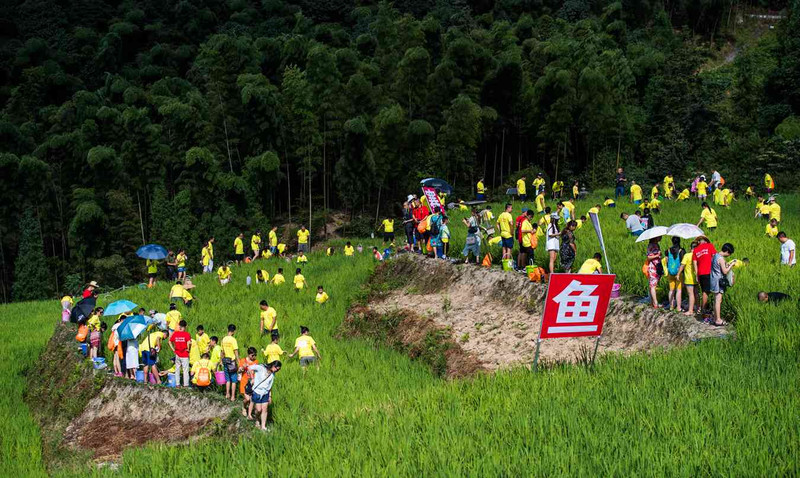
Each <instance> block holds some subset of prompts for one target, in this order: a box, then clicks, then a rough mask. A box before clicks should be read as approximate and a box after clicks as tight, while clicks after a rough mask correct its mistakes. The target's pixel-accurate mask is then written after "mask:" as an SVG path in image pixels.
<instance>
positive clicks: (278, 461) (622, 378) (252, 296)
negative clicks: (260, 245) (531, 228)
mask: <svg viewBox="0 0 800 478" xmlns="http://www.w3.org/2000/svg"><path fill="white" fill-rule="evenodd" d="M593 199H594V200H592V201H583V202H579V203H578V207H577V211H578V212H579V213H584V212H585V211H586V210H587V209H588V207H589V206H590V205H591V204H593V203H594V202H596V199H597V198H593ZM781 204H782V206H783V211H784V222H785V223H786V225H785V226H784V227H786V230H787V232H788V233H789V234H790V236H792V235H794V233H795V232H797V231H796V224H797V219H798V218H797V215H796V211H797V210H798V206H800V204H798V198H797V197H796V196H791V195H787V196H782V197H781ZM494 206H495V207H494V208H493V209H494V210H495V211H496V212H499V207H500V205H498V204H495V205H494ZM630 209H631V208H630V207H627V204H623V203H620V204H619V207H618V208H616V210H613V209H605V208H604V209H603V210H602V211H601V214H600V217H601V221H602V225H603V228H604V232H605V236H606V244H607V247H608V252H609V260H610V262H611V267H612V269H613V270H614V272H616V273H617V274H618V275H619V280H618V282H621V283H622V284H623V286H624V292H627V293H635V294H644V285H645V282H644V276H643V275H642V274H641V272H640V271H639V269H640V266H641V263H642V261H643V255H644V247H645V246H644V245H643V244H635V243H634V242H633V240H632V239H630V238H629V237H628V236H627V235H626V234H625V231H624V225H623V223H622V221H621V220H620V219H619V213H620V212H621V211H623V210H630ZM518 211H519V209H518V208H517V209H515V214H517V213H518ZM699 212H700V211H699V206H698V205H697V204H696V203H693V202H692V203H684V204H666V206H665V211H664V212H663V213H662V214H661V215H659V216H656V222H657V224H661V225H668V224H671V223H673V222H691V221H693V220H695V221H696V220H697V218H699ZM717 212H718V213H719V216H720V227H719V229H718V230H717V231H716V232H715V233H714V235H713V236H712V239H713V240H714V242H715V243H716V244H717V245H719V244H720V243H721V242H723V241H724V242H731V243H733V244H734V245H735V246H736V253H735V254H734V256H735V257H739V258H742V257H748V258H750V260H751V265H750V266H749V267H747V268H745V269H740V270H739V273H738V278H737V279H738V282H737V284H736V285H735V286H734V287H733V288H732V289H731V290H730V294H728V296H727V297H726V311H727V312H728V313H729V315H730V314H732V315H734V316H735V318H736V321H735V327H736V331H737V338H736V340H722V341H706V342H701V343H699V344H697V345H695V346H690V347H686V348H681V349H675V350H671V351H665V352H655V353H652V354H649V355H644V354H641V355H635V356H632V357H627V358H624V357H616V356H611V357H606V358H604V359H603V360H601V361H600V362H599V363H598V364H597V366H596V367H595V369H594V371H593V372H589V371H587V370H586V369H585V368H583V367H570V366H556V367H554V368H553V369H552V370H548V371H547V372H545V373H540V374H537V375H533V374H531V373H530V372H527V371H525V370H521V369H517V370H510V371H505V372H500V373H497V374H495V375H490V376H479V377H477V378H474V379H470V380H462V381H452V382H446V381H443V380H440V379H437V378H435V377H434V375H433V374H432V373H431V372H430V370H429V368H427V367H426V366H424V365H423V364H420V363H418V362H414V361H411V360H409V359H408V358H407V357H405V356H403V355H401V354H399V353H397V352H395V351H392V350H389V349H388V348H385V347H381V346H376V345H374V344H372V343H371V342H368V341H362V340H341V339H335V338H334V335H335V333H336V330H337V327H338V325H339V323H340V322H341V320H342V317H343V316H344V313H345V311H346V309H347V307H348V305H349V303H350V302H351V301H353V300H356V299H360V298H363V295H364V293H363V291H361V290H360V285H361V284H362V283H363V282H364V281H365V280H366V279H367V277H368V276H369V274H370V272H371V270H372V267H373V265H372V260H371V258H370V257H369V256H368V254H366V253H365V254H364V255H363V256H360V257H357V258H355V259H351V260H348V259H346V258H344V257H342V256H335V257H333V258H327V257H324V255H322V254H320V253H314V254H312V255H311V257H310V262H309V264H308V265H307V266H306V267H305V268H304V275H305V276H306V279H307V280H308V283H309V285H310V286H311V287H312V288H314V287H316V285H318V284H322V285H324V286H325V289H326V291H328V293H329V294H330V296H331V298H332V299H331V302H330V303H329V305H328V306H327V307H317V306H315V304H314V303H313V293H312V292H311V291H309V292H308V293H306V294H304V295H299V296H298V295H297V294H295V293H294V292H293V291H292V290H291V285H290V284H287V285H286V286H284V287H283V288H282V289H275V288H272V287H256V286H255V285H253V286H251V287H250V288H249V289H248V288H246V287H245V286H244V276H245V275H246V274H247V273H250V275H251V276H254V270H255V267H254V266H252V265H248V266H243V267H241V268H234V281H233V283H232V284H230V285H229V286H227V287H225V288H220V287H218V286H217V285H216V284H215V282H214V281H213V278H212V277H209V276H205V277H202V276H201V277H196V281H195V282H196V284H198V287H197V289H196V290H195V291H196V293H195V296H196V297H197V305H196V307H195V308H194V309H193V310H192V312H191V313H189V314H188V321H189V324H190V326H192V328H193V327H194V326H196V325H197V324H198V323H203V324H204V325H205V327H206V330H207V331H209V332H210V333H213V334H216V335H221V334H222V333H223V330H224V326H225V325H227V323H229V322H233V323H236V324H237V325H238V326H239V330H240V332H239V333H238V334H237V336H238V339H239V344H240V347H245V346H247V345H256V344H257V345H258V346H259V347H263V346H264V345H265V344H266V339H261V338H260V337H258V301H259V300H260V299H262V298H266V299H267V300H269V301H270V304H271V305H273V306H274V307H275V308H276V309H277V310H278V313H279V314H280V315H279V323H280V328H281V331H282V334H283V338H282V342H281V344H282V346H283V347H284V349H289V348H290V346H291V344H292V343H293V340H294V338H295V336H296V335H297V333H298V331H297V328H298V326H299V325H301V324H302V325H308V326H309V327H310V328H311V333H312V335H313V336H314V338H315V339H316V340H317V343H318V345H319V347H320V351H321V352H322V354H323V360H322V364H321V365H322V368H321V370H320V371H319V372H317V371H316V370H314V369H313V368H312V369H310V370H309V371H308V372H307V373H306V375H305V376H304V375H303V374H302V372H301V371H300V369H299V366H298V365H297V363H296V361H291V362H289V363H287V364H286V365H285V366H284V368H283V370H281V372H280V373H279V376H278V377H277V380H276V386H275V387H276V388H275V405H274V418H275V423H274V425H273V427H272V430H271V432H270V433H267V434H259V433H257V434H254V435H248V436H244V437H242V439H240V440H228V439H211V440H206V441H203V442H201V443H195V444H191V445H186V446H172V447H170V446H163V445H150V446H147V447H144V448H141V449H135V450H129V451H127V452H126V453H125V455H124V457H123V464H122V468H121V470H120V471H121V472H123V474H125V475H135V476H145V475H151V476H164V475H177V474H182V475H187V476H190V475H210V474H212V473H228V474H233V475H244V474H248V475H254V474H259V475H260V474H269V475H286V476H352V475H367V476H419V475H423V474H424V475H437V476H464V475H471V476H487V475H488V476H508V475H525V476H528V475H593V476H594V475H612V474H613V475H647V476H661V475H683V476H688V475H730V476H733V475H737V476H738V475H772V476H774V475H794V474H797V473H798V461H797V456H800V428H799V427H798V426H797V423H799V422H800V393H798V389H797V383H798V379H800V361H799V360H798V353H797V351H798V347H799V346H800V340H798V337H800V324H798V318H799V317H798V315H799V314H798V310H797V302H795V301H791V302H788V303H785V304H781V305H779V306H777V307H775V306H771V305H770V306H764V305H761V304H758V303H757V302H755V293H756V292H757V291H758V290H762V289H763V290H777V291H784V292H787V293H790V294H792V295H793V296H794V297H795V298H798V297H800V281H798V276H797V275H798V270H797V269H791V270H790V269H788V268H782V267H780V266H779V265H778V264H776V258H777V257H778V248H779V246H778V243H777V241H776V240H774V239H767V238H765V237H763V227H764V224H763V223H762V222H760V221H757V220H755V219H753V218H752V215H751V207H750V206H749V205H747V204H745V203H743V202H739V203H736V204H735V205H734V206H733V207H732V209H731V210H724V209H723V208H721V207H718V208H717ZM463 215H464V213H462V212H455V213H453V214H452V217H453V218H454V219H453V221H452V222H451V230H452V231H453V232H454V249H453V250H454V251H458V250H460V246H459V244H463V238H464V228H463V227H462V226H460V225H459V223H460V217H463ZM577 238H578V257H577V259H576V264H580V261H582V260H584V259H585V258H587V257H589V256H590V255H591V254H593V253H594V252H595V251H597V250H598V247H597V241H596V238H595V237H594V232H593V230H592V228H591V226H585V227H584V228H583V229H581V230H579V231H578V233H577ZM687 246H688V244H687ZM536 260H537V261H538V262H540V263H543V262H544V254H543V253H542V252H541V251H539V252H537V256H536ZM266 264H267V265H266V269H267V270H268V271H269V272H270V274H273V273H274V272H275V269H276V267H277V266H278V262H277V261H271V262H267V263H266ZM291 268H293V266H292V267H291ZM284 269H285V270H286V272H287V273H288V272H289V271H290V267H289V266H288V265H286V264H284ZM290 276H291V274H287V279H288V278H290ZM168 288H169V285H168V284H161V285H159V286H158V287H157V288H155V289H153V290H133V291H130V293H126V294H125V296H124V297H125V298H128V299H131V300H133V301H134V302H136V303H139V304H141V305H142V306H144V307H145V308H157V309H165V308H166V304H167V300H166V299H167V293H168ZM122 297H123V296H122V295H121V294H117V297H116V298H122ZM58 317H59V305H58V304H57V303H56V302H55V301H49V302H35V303H26V304H11V305H6V306H3V307H2V308H0V337H2V339H3V343H4V346H3V347H0V360H2V361H1V362H0V363H3V364H4V365H5V366H4V368H3V371H2V372H0V392H2V393H0V395H2V398H0V410H2V414H3V416H4V417H5V418H6V419H5V420H4V421H3V422H4V425H3V427H4V429H3V433H2V435H0V436H2V438H0V461H2V462H3V463H4V464H5V465H4V466H5V468H4V473H7V474H8V475H9V476H12V475H17V476H35V475H44V474H45V469H44V466H43V463H42V459H41V446H40V443H41V439H40V437H39V433H38V429H37V426H36V424H35V423H34V421H33V420H32V419H31V416H30V413H29V411H28V410H27V408H26V405H25V404H23V403H21V399H20V397H21V384H22V382H23V380H22V379H21V378H20V374H23V373H35V371H29V370H26V367H28V366H29V365H30V364H31V363H32V362H33V360H34V359H35V357H36V356H37V355H38V354H39V353H40V351H41V350H42V348H43V345H44V343H45V341H46V340H47V337H48V336H49V334H50V332H51V330H52V323H53V322H54V321H55V320H58ZM476 322H477V320H476ZM487 327H488V324H487ZM487 327H481V328H478V327H476V330H475V332H474V333H475V334H480V333H483V332H482V330H484V329H486V328H487ZM543 346H544V347H546V346H547V343H545V344H544V345H543ZM186 413H191V410H187V411H186ZM78 473H81V474H84V473H85V470H80V471H76V472H75V474H76V475H77V474H78ZM93 473H94V474H97V475H106V474H108V475H112V474H114V473H113V472H112V471H110V470H108V469H97V470H94V471H93ZM64 474H65V475H67V474H69V473H67V472H65V473H64Z"/></svg>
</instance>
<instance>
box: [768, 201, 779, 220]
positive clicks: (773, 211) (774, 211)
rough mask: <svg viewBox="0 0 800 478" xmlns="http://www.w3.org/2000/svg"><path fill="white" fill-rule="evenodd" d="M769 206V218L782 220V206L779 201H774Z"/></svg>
mask: <svg viewBox="0 0 800 478" xmlns="http://www.w3.org/2000/svg"><path fill="white" fill-rule="evenodd" d="M768 208H769V218H770V219H775V220H776V221H778V222H781V207H780V206H779V205H778V203H772V204H770V205H769V206H768Z"/></svg>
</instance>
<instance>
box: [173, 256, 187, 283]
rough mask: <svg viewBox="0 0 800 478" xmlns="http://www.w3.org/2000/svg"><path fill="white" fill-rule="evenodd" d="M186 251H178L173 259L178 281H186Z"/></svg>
mask: <svg viewBox="0 0 800 478" xmlns="http://www.w3.org/2000/svg"><path fill="white" fill-rule="evenodd" d="M186 259H187V257H186V250H185V249H178V255H177V256H176V257H175V267H176V268H177V270H178V280H179V281H183V280H186Z"/></svg>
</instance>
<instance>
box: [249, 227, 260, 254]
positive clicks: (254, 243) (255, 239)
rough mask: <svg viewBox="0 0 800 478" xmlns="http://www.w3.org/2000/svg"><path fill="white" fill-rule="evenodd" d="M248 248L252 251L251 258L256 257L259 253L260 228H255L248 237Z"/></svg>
mask: <svg viewBox="0 0 800 478" xmlns="http://www.w3.org/2000/svg"><path fill="white" fill-rule="evenodd" d="M250 249H251V250H252V251H253V259H252V260H256V259H258V256H259V254H261V230H257V231H256V233H255V234H253V236H252V237H251V238H250Z"/></svg>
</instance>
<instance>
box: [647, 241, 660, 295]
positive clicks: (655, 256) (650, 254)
mask: <svg viewBox="0 0 800 478" xmlns="http://www.w3.org/2000/svg"><path fill="white" fill-rule="evenodd" d="M659 242H661V236H658V237H654V238H652V239H650V241H649V242H648V243H647V285H648V286H649V287H650V300H651V301H652V304H653V308H654V309H658V308H660V306H659V305H658V282H659V280H661V276H662V275H663V274H664V271H663V266H662V265H661V248H660V247H659V245H658V243H659Z"/></svg>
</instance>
